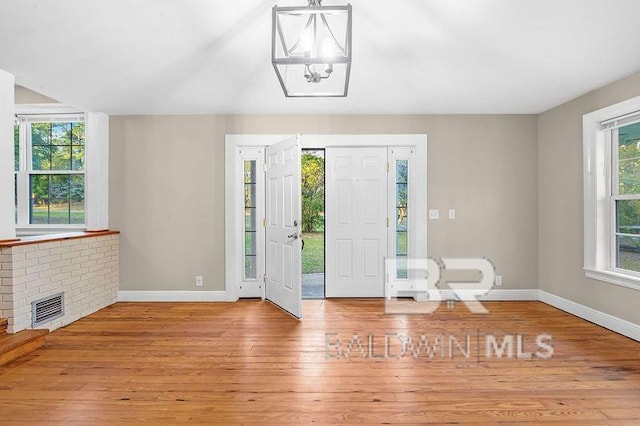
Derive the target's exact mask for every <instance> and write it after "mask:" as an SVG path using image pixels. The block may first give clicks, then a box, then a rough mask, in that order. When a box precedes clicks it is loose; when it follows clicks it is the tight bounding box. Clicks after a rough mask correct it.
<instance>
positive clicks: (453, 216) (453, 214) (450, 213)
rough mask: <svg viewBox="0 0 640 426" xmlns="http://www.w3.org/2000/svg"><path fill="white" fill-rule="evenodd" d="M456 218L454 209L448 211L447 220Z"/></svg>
mask: <svg viewBox="0 0 640 426" xmlns="http://www.w3.org/2000/svg"><path fill="white" fill-rule="evenodd" d="M455 218H456V209H449V219H455Z"/></svg>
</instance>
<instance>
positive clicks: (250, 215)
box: [244, 160, 258, 279]
mask: <svg viewBox="0 0 640 426" xmlns="http://www.w3.org/2000/svg"><path fill="white" fill-rule="evenodd" d="M256 207H257V206H256V160H245V162H244V278H245V279H256V278H257V277H258V276H257V272H256V263H257V262H256V232H257V227H256Z"/></svg>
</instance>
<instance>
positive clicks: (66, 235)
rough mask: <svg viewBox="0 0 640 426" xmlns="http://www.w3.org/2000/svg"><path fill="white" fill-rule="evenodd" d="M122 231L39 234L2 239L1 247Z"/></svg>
mask: <svg viewBox="0 0 640 426" xmlns="http://www.w3.org/2000/svg"><path fill="white" fill-rule="evenodd" d="M119 233H120V231H111V230H109V229H100V230H96V231H93V230H92V231H85V232H67V233H61V234H47V235H37V236H33V237H23V238H19V239H15V240H0V248H3V247H16V246H25V245H28V244H40V243H50V242H53V241H64V240H75V239H78V238H91V237H101V236H103V235H114V234H119Z"/></svg>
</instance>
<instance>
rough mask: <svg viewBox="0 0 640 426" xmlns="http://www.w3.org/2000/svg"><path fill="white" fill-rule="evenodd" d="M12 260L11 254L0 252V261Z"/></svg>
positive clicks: (9, 261)
mask: <svg viewBox="0 0 640 426" xmlns="http://www.w3.org/2000/svg"><path fill="white" fill-rule="evenodd" d="M5 262H8V263H11V262H13V256H12V255H10V254H0V263H5Z"/></svg>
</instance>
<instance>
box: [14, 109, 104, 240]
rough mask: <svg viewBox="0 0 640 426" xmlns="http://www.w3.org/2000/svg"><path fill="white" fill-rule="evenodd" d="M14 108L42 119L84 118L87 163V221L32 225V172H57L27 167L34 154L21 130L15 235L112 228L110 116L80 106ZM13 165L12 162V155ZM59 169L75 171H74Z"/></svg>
mask: <svg viewBox="0 0 640 426" xmlns="http://www.w3.org/2000/svg"><path fill="white" fill-rule="evenodd" d="M14 111H15V114H16V115H18V116H35V115H38V116H40V117H42V118H43V119H45V118H47V116H49V118H50V117H54V116H55V118H56V119H57V118H60V119H62V120H64V119H68V118H76V119H77V118H79V117H83V118H84V123H85V158H84V160H85V163H84V171H81V172H80V173H83V174H84V176H85V223H84V224H29V199H30V196H29V174H37V173H44V174H51V173H53V174H55V173H56V172H58V171H52V172H51V173H50V172H48V171H43V172H38V171H36V172H29V171H27V170H26V164H27V163H26V162H27V161H31V153H30V152H28V149H27V148H28V144H27V140H26V139H24V140H23V138H27V137H28V136H27V134H26V132H21V135H20V138H21V140H20V159H19V161H20V172H19V174H18V176H19V177H18V223H17V224H16V225H15V230H16V235H17V236H19V237H20V236H27V235H41V234H52V233H61V232H81V231H96V230H104V229H109V116H108V115H106V114H103V113H100V112H80V111H78V109H77V108H74V107H70V106H67V105H63V104H20V105H15V110H14ZM12 134H13V133H12ZM12 145H13V144H12ZM11 164H12V165H13V158H12V160H11ZM12 168H13V167H12ZM59 172H60V173H63V174H74V172H73V171H71V172H68V171H59ZM25 194H26V195H25Z"/></svg>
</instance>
